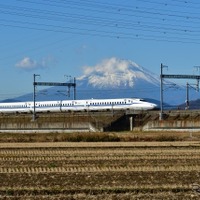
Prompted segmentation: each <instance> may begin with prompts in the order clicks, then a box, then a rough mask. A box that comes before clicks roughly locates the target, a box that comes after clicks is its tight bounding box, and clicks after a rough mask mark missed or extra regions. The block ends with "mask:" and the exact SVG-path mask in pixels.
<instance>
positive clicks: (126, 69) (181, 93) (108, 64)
mask: <svg viewBox="0 0 200 200" xmlns="http://www.w3.org/2000/svg"><path fill="white" fill-rule="evenodd" d="M76 83H77V87H76V99H91V98H127V97H137V98H147V99H154V100H157V101H159V100H160V78H159V75H156V74H153V73H152V72H150V71H149V70H147V69H145V68H143V67H141V66H139V65H138V64H136V63H134V62H133V61H130V60H124V59H118V58H115V57H113V58H110V59H106V60H104V61H102V62H101V63H99V64H97V65H95V66H85V67H84V68H83V75H82V76H80V77H77V78H76ZM164 85H165V87H164V91H163V97H164V99H163V100H164V102H165V103H167V104H171V105H179V104H182V103H183V102H185V99H186V89H185V87H183V86H182V87H180V86H178V87H177V86H176V87H174V86H172V82H169V81H167V80H165V84H164ZM170 85H171V86H170ZM45 91H46V92H45V94H46V95H42V94H41V93H38V94H37V98H36V100H64V99H73V88H71V90H70V92H69V91H68V90H67V88H64V87H52V88H49V89H47V90H45ZM61 91H62V92H61ZM42 92H44V91H42ZM66 94H70V96H67V95H66ZM198 98H199V93H197V92H196V91H194V90H190V99H191V100H194V99H198ZM15 100H17V101H32V100H33V94H32V93H30V94H27V95H24V96H20V97H18V98H15ZM12 101H13V100H12Z"/></svg>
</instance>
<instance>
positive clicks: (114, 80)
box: [77, 57, 159, 89]
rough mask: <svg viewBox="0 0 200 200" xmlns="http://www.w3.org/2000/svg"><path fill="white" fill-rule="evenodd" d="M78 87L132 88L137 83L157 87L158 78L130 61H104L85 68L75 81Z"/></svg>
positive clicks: (115, 59)
mask: <svg viewBox="0 0 200 200" xmlns="http://www.w3.org/2000/svg"><path fill="white" fill-rule="evenodd" d="M77 80H78V81H79V86H80V87H81V86H82V85H83V84H86V83H87V86H89V87H93V88H99V89H100V88H101V89H108V88H113V89H118V88H133V87H135V86H136V85H137V84H140V83H139V82H141V81H142V82H146V84H151V85H155V86H159V77H158V76H156V75H152V73H151V72H149V71H148V70H146V69H144V68H142V67H140V66H139V65H137V64H136V63H134V62H132V61H130V60H122V59H118V58H115V57H113V58H110V59H106V60H104V61H103V62H101V63H100V64H98V65H96V66H94V67H85V68H84V75H83V76H81V77H79V78H78V79H77Z"/></svg>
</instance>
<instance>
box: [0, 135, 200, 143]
mask: <svg viewBox="0 0 200 200" xmlns="http://www.w3.org/2000/svg"><path fill="white" fill-rule="evenodd" d="M198 140H199V141H200V132H193V133H191V132H120V133H116V132H112V133H110V132H109V133H85V132H84V133H81V132H80V133H1V134H0V143H2V142H134V141H135V142H140V141H149V142H151V141H161V142H162V141H198Z"/></svg>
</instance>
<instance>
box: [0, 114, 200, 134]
mask: <svg viewBox="0 0 200 200" xmlns="http://www.w3.org/2000/svg"><path fill="white" fill-rule="evenodd" d="M32 118H33V116H32V114H7V115H5V114H4V115H0V132H69V131H70V132H75V131H90V132H97V131H101V132H102V131H138V130H144V131H152V130H177V131H180V130H181V131H182V130H189V129H193V130H196V131H200V112H199V111H170V112H167V113H165V115H164V119H163V120H159V111H152V112H151V111H140V112H137V113H136V112H132V113H131V112H94V113H92V112H89V113H87V112H80V113H37V118H36V120H35V121H33V120H32Z"/></svg>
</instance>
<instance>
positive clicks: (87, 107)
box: [0, 98, 157, 113]
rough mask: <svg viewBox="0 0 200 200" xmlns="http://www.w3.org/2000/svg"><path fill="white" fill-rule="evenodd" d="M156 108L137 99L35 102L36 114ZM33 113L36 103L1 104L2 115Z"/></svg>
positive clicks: (154, 105)
mask: <svg viewBox="0 0 200 200" xmlns="http://www.w3.org/2000/svg"><path fill="white" fill-rule="evenodd" d="M156 107H157V105H156V104H153V103H150V102H147V101H145V100H143V99H136V98H125V99H88V100H64V101H36V102H35V111H36V112H67V111H103V110H153V109H155V108H156ZM33 111H34V102H17V103H0V113H17V112H18V113H30V112H33Z"/></svg>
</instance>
